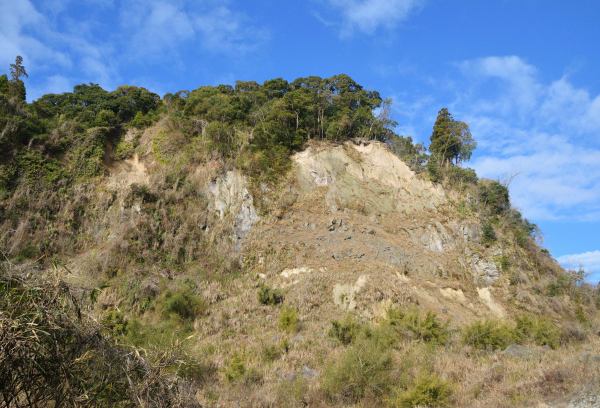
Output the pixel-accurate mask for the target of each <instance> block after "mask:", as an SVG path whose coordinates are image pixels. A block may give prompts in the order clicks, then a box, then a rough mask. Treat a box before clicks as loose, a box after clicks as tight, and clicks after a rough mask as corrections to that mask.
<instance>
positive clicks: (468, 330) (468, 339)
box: [462, 320, 518, 350]
mask: <svg viewBox="0 0 600 408" xmlns="http://www.w3.org/2000/svg"><path fill="white" fill-rule="evenodd" d="M462 340H463V342H464V343H465V344H467V345H469V346H473V347H475V348H478V349H482V350H498V349H503V348H506V347H507V346H508V345H509V344H511V343H513V342H515V341H516V340H518V338H517V336H516V335H515V331H514V330H513V329H512V328H511V327H510V326H508V325H507V324H506V323H503V322H499V321H495V320H483V321H478V322H475V323H473V324H471V325H469V326H467V327H465V328H464V329H463V334H462Z"/></svg>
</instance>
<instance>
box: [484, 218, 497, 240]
mask: <svg viewBox="0 0 600 408" xmlns="http://www.w3.org/2000/svg"><path fill="white" fill-rule="evenodd" d="M496 239H497V237H496V231H494V227H493V226H492V224H491V223H489V222H485V223H484V224H483V225H482V227H481V242H482V243H483V244H484V245H490V244H492V243H494V242H496Z"/></svg>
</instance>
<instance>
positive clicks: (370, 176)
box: [293, 142, 445, 214]
mask: <svg viewBox="0 0 600 408" xmlns="http://www.w3.org/2000/svg"><path fill="white" fill-rule="evenodd" d="M293 160H294V162H295V163H296V172H297V173H296V174H297V180H298V185H299V187H300V190H301V191H302V192H304V193H310V192H312V191H313V190H314V188H315V187H325V188H326V189H327V191H326V194H325V201H326V206H327V207H328V208H329V209H330V210H331V211H334V212H335V211H339V210H341V209H344V208H354V209H358V210H360V211H361V212H364V213H368V214H378V213H379V214H381V213H390V212H393V211H400V212H402V213H406V214H409V213H415V212H418V211H422V210H423V209H424V208H425V209H434V208H437V207H438V206H439V205H441V204H443V203H444V202H445V196H444V192H443V190H442V189H441V187H438V186H434V185H433V184H432V183H430V182H428V181H426V180H421V179H419V178H418V177H417V176H416V175H415V174H414V173H413V172H412V171H411V170H410V168H409V167H408V166H407V165H406V164H405V163H404V162H403V161H402V160H400V159H399V158H398V157H397V156H396V155H394V154H393V153H392V152H391V151H390V150H389V149H388V148H387V147H386V146H385V145H384V144H382V143H379V142H370V143H361V144H358V145H356V144H354V143H352V142H347V143H345V144H344V145H340V146H335V147H327V148H319V147H309V148H307V149H306V150H304V151H302V152H299V153H296V154H295V155H294V156H293Z"/></svg>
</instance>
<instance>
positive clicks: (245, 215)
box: [208, 171, 259, 241]
mask: <svg viewBox="0 0 600 408" xmlns="http://www.w3.org/2000/svg"><path fill="white" fill-rule="evenodd" d="M247 186H248V184H247V181H246V178H245V177H244V176H243V175H242V174H241V173H240V172H239V171H228V172H227V173H226V174H225V175H224V176H221V177H219V178H217V179H216V180H214V181H212V182H211V183H210V184H209V185H208V191H209V193H210V194H211V195H212V197H213V206H214V209H215V211H216V212H217V213H218V214H219V218H221V219H223V218H225V217H226V216H232V217H233V227H234V234H235V237H234V238H235V240H236V241H240V240H242V239H243V238H244V237H245V236H246V234H247V233H248V231H250V229H251V228H252V226H253V225H254V224H255V223H256V222H257V221H258V220H259V217H258V214H257V213H256V209H255V208H254V201H253V199H252V195H251V194H250V192H249V191H248V187H247Z"/></svg>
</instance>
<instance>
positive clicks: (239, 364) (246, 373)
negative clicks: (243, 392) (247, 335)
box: [225, 354, 262, 385]
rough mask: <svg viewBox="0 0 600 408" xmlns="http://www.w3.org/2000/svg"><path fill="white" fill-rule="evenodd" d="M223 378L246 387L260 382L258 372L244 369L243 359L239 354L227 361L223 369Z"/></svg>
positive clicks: (260, 377)
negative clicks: (241, 383)
mask: <svg viewBox="0 0 600 408" xmlns="http://www.w3.org/2000/svg"><path fill="white" fill-rule="evenodd" d="M225 378H226V379H227V381H229V382H232V383H235V382H243V383H244V384H246V385H251V384H256V383H258V382H260V381H261V380H262V376H261V375H260V373H259V372H258V371H256V370H255V369H253V368H248V367H246V363H245V361H244V358H243V357H242V356H241V355H239V354H235V355H234V356H233V357H232V358H231V360H230V361H229V364H228V365H227V367H226V368H225Z"/></svg>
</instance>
